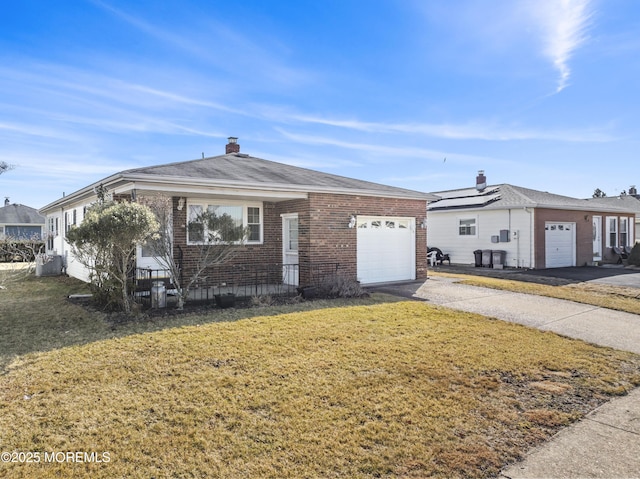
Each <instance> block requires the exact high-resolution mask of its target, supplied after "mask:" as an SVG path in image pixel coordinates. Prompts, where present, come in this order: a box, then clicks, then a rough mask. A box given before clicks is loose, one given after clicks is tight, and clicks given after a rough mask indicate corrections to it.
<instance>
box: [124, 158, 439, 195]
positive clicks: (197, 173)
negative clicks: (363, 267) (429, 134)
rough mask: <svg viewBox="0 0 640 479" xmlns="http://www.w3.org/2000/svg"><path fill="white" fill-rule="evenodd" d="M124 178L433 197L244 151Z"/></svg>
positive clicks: (138, 171)
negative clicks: (140, 177)
mask: <svg viewBox="0 0 640 479" xmlns="http://www.w3.org/2000/svg"><path fill="white" fill-rule="evenodd" d="M122 175H123V177H125V178H127V177H129V176H135V177H139V176H140V175H143V176H145V177H148V178H149V179H150V180H153V178H161V177H164V178H172V179H173V180H174V181H176V182H179V180H180V178H186V179H187V178H188V179H204V180H216V182H217V183H220V182H229V183H230V184H233V185H236V186H237V185H240V186H241V185H243V184H244V185H247V186H253V187H256V186H259V187H263V188H273V187H278V186H280V187H287V188H289V189H290V188H292V187H294V188H295V187H299V189H300V190H301V191H314V190H316V191H317V190H322V191H329V190H336V191H341V192H348V191H350V192H353V193H354V194H357V193H363V192H371V193H377V194H379V195H389V196H395V197H407V198H420V199H433V197H432V195H429V194H427V193H423V192H419V191H413V190H408V189H404V188H397V187H394V186H388V185H382V184H379V183H373V182H369V181H363V180H357V179H354V178H347V177H345V176H339V175H332V174H329V173H323V172H320V171H315V170H310V169H307V168H300V167H298V166H292V165H287V164H283V163H277V162H275V161H269V160H263V159H261V158H256V157H253V156H249V155H246V154H242V153H230V154H227V155H220V156H214V157H210V158H203V159H199V160H192V161H185V162H179V163H169V164H165V165H158V166H149V167H144V168H136V169H132V170H127V171H124V172H122Z"/></svg>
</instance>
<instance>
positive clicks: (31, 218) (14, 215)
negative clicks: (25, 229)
mask: <svg viewBox="0 0 640 479" xmlns="http://www.w3.org/2000/svg"><path fill="white" fill-rule="evenodd" d="M44 222H45V218H44V216H42V215H41V214H40V213H38V210H36V209H34V208H31V207H29V206H25V205H20V204H13V205H7V206H3V207H2V208H0V224H16V225H19V224H36V225H43V224H44Z"/></svg>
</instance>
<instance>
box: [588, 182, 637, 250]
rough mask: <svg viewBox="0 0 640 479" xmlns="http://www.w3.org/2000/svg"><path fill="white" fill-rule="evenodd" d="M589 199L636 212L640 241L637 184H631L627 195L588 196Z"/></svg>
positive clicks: (607, 205) (603, 204)
mask: <svg viewBox="0 0 640 479" xmlns="http://www.w3.org/2000/svg"><path fill="white" fill-rule="evenodd" d="M587 201H589V202H590V203H594V204H598V205H601V206H605V207H615V208H622V209H625V210H630V211H634V212H635V214H636V220H635V226H634V228H635V240H636V243H637V242H640V195H639V194H638V190H637V189H636V187H635V186H631V187H630V188H629V192H628V193H627V194H626V195H621V196H605V197H602V198H588V200H587Z"/></svg>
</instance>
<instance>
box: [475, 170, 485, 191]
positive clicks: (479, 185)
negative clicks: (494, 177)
mask: <svg viewBox="0 0 640 479" xmlns="http://www.w3.org/2000/svg"><path fill="white" fill-rule="evenodd" d="M486 187H487V177H486V176H484V170H480V171H478V176H476V190H478V191H484V189H485V188H486Z"/></svg>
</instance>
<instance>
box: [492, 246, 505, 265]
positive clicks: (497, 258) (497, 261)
mask: <svg viewBox="0 0 640 479" xmlns="http://www.w3.org/2000/svg"><path fill="white" fill-rule="evenodd" d="M506 256H507V252H506V251H503V250H500V249H498V250H495V249H494V250H493V253H492V255H491V257H492V260H493V267H494V268H496V269H503V268H504V263H505V258H506Z"/></svg>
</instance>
